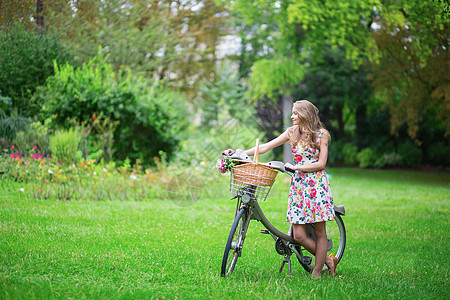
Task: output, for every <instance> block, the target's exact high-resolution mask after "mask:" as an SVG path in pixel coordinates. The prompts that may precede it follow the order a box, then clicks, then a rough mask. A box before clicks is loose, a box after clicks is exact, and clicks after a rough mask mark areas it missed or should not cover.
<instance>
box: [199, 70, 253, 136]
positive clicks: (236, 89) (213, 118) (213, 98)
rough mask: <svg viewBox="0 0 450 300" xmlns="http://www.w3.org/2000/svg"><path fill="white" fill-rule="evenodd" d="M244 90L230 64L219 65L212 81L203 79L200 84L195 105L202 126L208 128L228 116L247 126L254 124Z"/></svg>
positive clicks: (222, 121) (251, 109) (215, 125)
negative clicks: (198, 111)
mask: <svg viewBox="0 0 450 300" xmlns="http://www.w3.org/2000/svg"><path fill="white" fill-rule="evenodd" d="M246 90H247V88H246V87H245V86H244V85H243V83H242V82H241V80H240V79H239V77H238V74H237V72H236V71H234V70H233V69H232V67H231V66H229V65H227V64H225V63H224V64H221V65H219V67H218V69H217V70H216V76H215V79H214V81H212V82H209V81H206V80H205V81H204V82H203V84H202V85H201V86H200V92H201V94H200V95H199V96H198V98H197V101H196V106H197V108H198V110H200V111H201V115H200V117H201V123H202V126H204V127H206V128H208V129H210V128H212V127H217V125H218V124H219V125H220V124H222V123H224V122H226V121H227V120H228V119H230V118H234V119H236V120H239V121H240V122H242V123H244V124H247V125H249V126H251V125H252V124H255V120H254V113H255V111H254V109H253V107H252V106H251V105H250V103H249V102H248V99H247V97H246V95H245V93H246Z"/></svg>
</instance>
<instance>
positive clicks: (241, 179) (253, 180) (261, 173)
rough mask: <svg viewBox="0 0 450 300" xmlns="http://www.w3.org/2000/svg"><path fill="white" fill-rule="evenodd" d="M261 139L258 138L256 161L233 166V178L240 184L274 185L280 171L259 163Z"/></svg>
mask: <svg viewBox="0 0 450 300" xmlns="http://www.w3.org/2000/svg"><path fill="white" fill-rule="evenodd" d="M258 157H259V139H256V147H255V156H254V161H253V162H250V163H246V164H243V165H237V166H234V167H233V180H234V181H235V183H238V184H251V185H255V186H272V184H273V182H274V181H275V177H277V174H278V172H277V171H276V170H274V169H272V168H270V167H267V166H265V165H261V164H259V163H258Z"/></svg>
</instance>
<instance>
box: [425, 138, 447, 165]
mask: <svg viewBox="0 0 450 300" xmlns="http://www.w3.org/2000/svg"><path fill="white" fill-rule="evenodd" d="M428 159H429V161H430V162H431V163H432V164H433V165H435V166H443V167H448V166H449V165H450V146H449V145H448V144H446V143H445V142H438V143H436V144H434V145H431V146H430V148H429V150H428Z"/></svg>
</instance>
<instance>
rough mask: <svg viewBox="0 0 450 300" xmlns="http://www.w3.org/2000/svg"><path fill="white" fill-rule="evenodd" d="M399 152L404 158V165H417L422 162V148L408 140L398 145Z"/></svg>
mask: <svg viewBox="0 0 450 300" xmlns="http://www.w3.org/2000/svg"><path fill="white" fill-rule="evenodd" d="M398 154H400V156H401V157H402V158H403V166H405V167H417V166H419V165H420V163H421V162H422V156H423V155H422V150H421V149H420V148H417V147H415V146H414V145H413V144H412V143H411V142H409V141H407V142H404V143H403V144H401V145H400V146H399V147H398Z"/></svg>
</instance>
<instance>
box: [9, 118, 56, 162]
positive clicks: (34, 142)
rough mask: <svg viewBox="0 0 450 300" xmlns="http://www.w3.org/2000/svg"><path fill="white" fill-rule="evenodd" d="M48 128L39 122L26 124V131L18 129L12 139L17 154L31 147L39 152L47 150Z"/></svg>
mask: <svg viewBox="0 0 450 300" xmlns="http://www.w3.org/2000/svg"><path fill="white" fill-rule="evenodd" d="M47 133H48V128H47V126H45V125H42V124H41V123H40V122H33V123H31V124H30V125H28V128H27V129H26V131H19V132H18V133H17V134H16V137H15V138H14V140H13V141H12V144H13V145H15V147H16V149H17V150H18V152H19V154H20V155H22V154H25V153H27V152H28V151H30V150H31V149H33V150H36V151H38V152H41V153H46V152H48V151H47V149H48V136H47Z"/></svg>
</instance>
